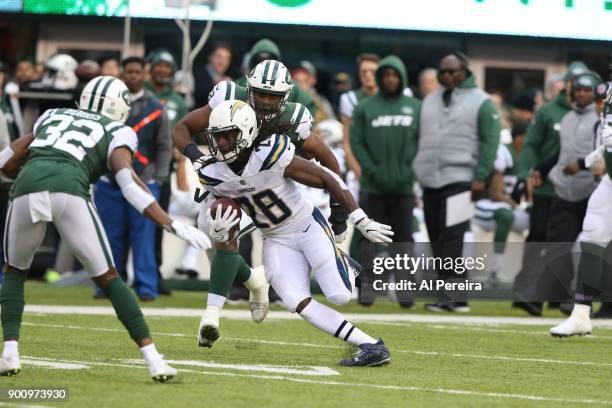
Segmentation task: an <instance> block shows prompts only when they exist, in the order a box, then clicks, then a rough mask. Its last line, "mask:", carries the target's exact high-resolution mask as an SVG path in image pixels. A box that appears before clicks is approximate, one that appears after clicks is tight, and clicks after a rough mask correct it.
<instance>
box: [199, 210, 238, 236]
mask: <svg viewBox="0 0 612 408" xmlns="http://www.w3.org/2000/svg"><path fill="white" fill-rule="evenodd" d="M206 217H207V218H208V225H209V226H210V227H209V228H210V229H209V235H210V237H211V238H212V239H214V240H215V241H217V242H227V241H229V239H230V230H231V229H232V227H233V226H234V225H236V224H238V223H239V222H240V218H239V217H238V211H236V210H235V209H233V208H232V207H227V209H226V210H225V212H223V211H221V204H219V205H218V206H217V212H216V213H215V217H214V218H213V216H212V214H211V212H210V208H209V209H208V210H207V211H206Z"/></svg>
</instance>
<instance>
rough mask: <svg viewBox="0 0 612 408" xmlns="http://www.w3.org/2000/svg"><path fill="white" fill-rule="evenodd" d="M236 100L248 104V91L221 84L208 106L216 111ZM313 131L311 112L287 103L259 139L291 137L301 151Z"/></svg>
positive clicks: (301, 106) (213, 91)
mask: <svg viewBox="0 0 612 408" xmlns="http://www.w3.org/2000/svg"><path fill="white" fill-rule="evenodd" d="M230 99H236V100H240V101H244V102H246V103H248V102H249V101H248V100H247V91H246V88H245V87H243V86H238V85H236V84H235V83H234V82H231V81H222V82H219V83H218V84H217V85H216V86H215V87H214V88H213V90H212V91H210V94H209V95H208V106H209V107H210V108H211V109H214V108H215V107H216V106H217V105H219V104H220V103H221V102H223V101H227V100H230ZM311 129H312V116H311V114H310V111H309V110H308V109H307V108H306V107H305V106H304V105H302V104H300V103H293V102H287V103H285V107H284V108H283V110H282V112H281V113H280V115H278V116H277V117H276V118H274V119H273V120H272V122H271V123H270V124H269V125H268V126H266V128H265V129H260V130H259V132H260V134H259V136H258V139H259V140H262V138H263V139H265V138H268V137H270V136H271V135H273V134H275V133H282V134H285V135H287V136H289V139H290V140H291V142H292V143H293V144H294V145H295V147H296V149H297V151H299V150H300V149H301V148H302V146H303V145H304V142H305V141H306V139H307V138H308V137H309V136H310V131H311Z"/></svg>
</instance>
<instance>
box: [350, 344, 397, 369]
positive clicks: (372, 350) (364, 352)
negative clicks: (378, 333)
mask: <svg viewBox="0 0 612 408" xmlns="http://www.w3.org/2000/svg"><path fill="white" fill-rule="evenodd" d="M390 361H391V354H390V353H389V349H388V348H387V346H385V343H384V342H383V341H382V339H381V338H379V339H378V341H377V342H376V343H364V344H361V345H360V346H359V350H358V351H357V352H356V353H355V355H354V356H353V357H352V358H350V359H349V358H345V359H343V360H341V361H340V363H338V364H339V365H341V366H343V367H378V366H382V365H386V364H389V362H390Z"/></svg>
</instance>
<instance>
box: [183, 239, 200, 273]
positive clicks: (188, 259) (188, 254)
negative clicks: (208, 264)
mask: <svg viewBox="0 0 612 408" xmlns="http://www.w3.org/2000/svg"><path fill="white" fill-rule="evenodd" d="M199 253H200V251H199V250H198V249H196V248H194V247H192V246H191V245H187V248H186V249H185V253H184V254H183V261H182V262H181V267H182V268H183V269H191V270H194V271H197V270H198V255H199Z"/></svg>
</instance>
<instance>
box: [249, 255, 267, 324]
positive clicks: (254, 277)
mask: <svg viewBox="0 0 612 408" xmlns="http://www.w3.org/2000/svg"><path fill="white" fill-rule="evenodd" d="M244 286H245V287H246V288H247V289H248V290H249V292H250V294H249V306H250V307H251V317H252V318H253V321H254V322H255V323H261V322H263V321H264V320H265V318H266V316H267V315H268V311H269V310H270V300H269V297H268V290H269V289H270V284H269V283H268V281H267V280H266V275H265V273H264V267H263V266H259V267H257V268H255V269H251V276H250V277H249V279H248V280H247V281H246V282H244Z"/></svg>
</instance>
